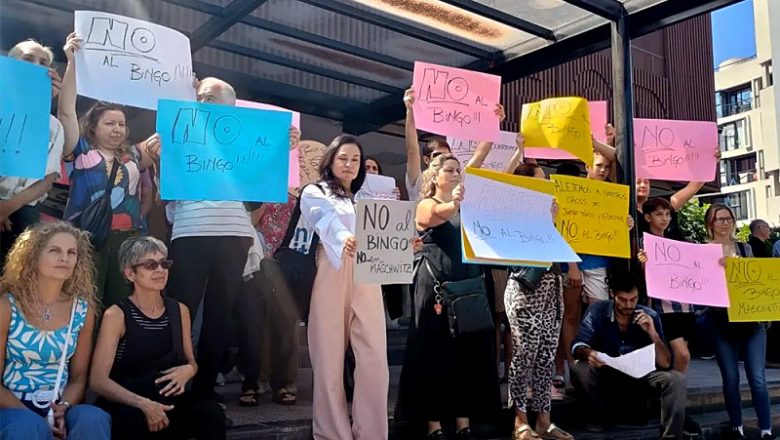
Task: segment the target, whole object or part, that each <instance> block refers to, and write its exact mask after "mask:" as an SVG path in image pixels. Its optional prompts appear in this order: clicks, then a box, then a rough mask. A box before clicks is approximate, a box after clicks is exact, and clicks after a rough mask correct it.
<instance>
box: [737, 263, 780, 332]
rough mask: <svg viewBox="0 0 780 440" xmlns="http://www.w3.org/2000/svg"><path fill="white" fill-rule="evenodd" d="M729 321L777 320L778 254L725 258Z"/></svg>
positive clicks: (779, 300)
mask: <svg viewBox="0 0 780 440" xmlns="http://www.w3.org/2000/svg"><path fill="white" fill-rule="evenodd" d="M726 282H727V283H728V289H729V298H730V299H731V307H729V321H732V322H748V321H758V322H761V321H780V258H727V259H726Z"/></svg>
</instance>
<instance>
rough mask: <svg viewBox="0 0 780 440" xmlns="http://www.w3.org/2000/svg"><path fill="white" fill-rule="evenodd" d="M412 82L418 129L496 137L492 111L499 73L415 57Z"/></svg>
mask: <svg viewBox="0 0 780 440" xmlns="http://www.w3.org/2000/svg"><path fill="white" fill-rule="evenodd" d="M412 86H413V87H414V120H415V123H416V125H417V128H418V129H420V130H425V131H428V132H431V133H436V134H440V135H444V136H453V137H456V138H459V139H477V140H488V141H494V142H499V141H500V139H501V137H500V129H499V120H498V116H496V113H495V112H496V104H498V103H499V99H500V96H501V77H500V76H495V75H488V74H486V73H480V72H473V71H471V70H464V69H457V68H454V67H447V66H439V65H436V64H429V63H423V62H421V61H416V62H415V63H414V81H413V85H412Z"/></svg>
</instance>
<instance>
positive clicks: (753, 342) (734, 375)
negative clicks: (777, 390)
mask: <svg viewBox="0 0 780 440" xmlns="http://www.w3.org/2000/svg"><path fill="white" fill-rule="evenodd" d="M704 221H705V227H706V228H707V236H708V238H709V240H708V242H709V243H714V244H719V245H721V246H722V247H723V259H722V260H721V264H722V265H725V264H726V258H729V257H730V258H735V257H736V258H740V257H742V258H752V257H753V250H752V249H751V248H750V246H749V245H748V244H746V243H740V242H738V241H737V240H736V238H735V235H734V234H735V232H736V218H735V217H734V212H733V211H732V210H731V208H729V207H728V206H726V205H723V204H720V203H715V204H713V205H712V206H710V207H709V209H707V212H706V213H705V214H704ZM707 316H708V318H709V319H710V320H711V321H712V324H713V327H714V329H715V354H716V356H717V360H718V368H719V369H720V375H721V377H722V379H723V397H724V399H725V401H726V412H728V415H729V425H730V427H731V429H730V431H729V432H728V433H727V435H726V436H725V437H724V438H730V439H736V440H739V439H744V438H745V432H744V429H743V427H742V397H741V395H740V391H739V381H740V379H739V364H738V361H739V360H740V359H741V357H740V354H741V355H742V356H743V357H744V361H745V375H746V376H747V380H748V383H749V384H750V396H751V398H752V399H753V408H755V411H756V416H757V417H758V427H759V429H761V438H762V439H763V440H770V439H774V438H775V437H774V436H773V435H772V417H771V414H770V403H769V391H768V389H767V384H766V374H765V373H766V371H765V370H764V355H765V353H766V324H765V323H763V322H729V317H728V313H727V311H726V309H724V308H715V307H713V308H710V309H709V310H708V312H707Z"/></svg>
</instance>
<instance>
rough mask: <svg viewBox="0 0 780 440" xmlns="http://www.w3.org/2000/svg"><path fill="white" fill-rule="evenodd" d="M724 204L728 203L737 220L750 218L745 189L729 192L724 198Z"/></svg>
mask: <svg viewBox="0 0 780 440" xmlns="http://www.w3.org/2000/svg"><path fill="white" fill-rule="evenodd" d="M726 204H728V205H729V206H730V207H731V209H732V210H734V215H735V216H736V217H737V220H747V219H749V218H750V213H749V212H748V192H747V191H740V192H736V193H732V194H729V195H728V197H727V198H726Z"/></svg>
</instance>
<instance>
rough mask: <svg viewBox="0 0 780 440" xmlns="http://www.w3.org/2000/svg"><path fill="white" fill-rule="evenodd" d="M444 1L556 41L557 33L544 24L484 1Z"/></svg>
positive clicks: (443, 1)
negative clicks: (498, 8) (499, 8)
mask: <svg viewBox="0 0 780 440" xmlns="http://www.w3.org/2000/svg"><path fill="white" fill-rule="evenodd" d="M441 1H442V3H448V4H450V5H452V6H457V7H458V8H460V9H463V10H464V11H469V12H472V13H474V14H477V15H479V16H481V17H483V18H487V19H489V20H493V21H496V22H498V23H501V24H505V25H507V26H511V27H513V28H515V29H518V30H521V31H523V32H527V33H529V34H531V35H534V36H536V37H540V38H544V39H545V40H547V41H555V40H557V38H556V37H555V33H554V32H553V31H552V30H550V29H547V28H546V27H544V26H540V25H538V24H536V23H532V22H530V21H528V20H523V19H522V18H520V17H516V16H514V15H510V14H507V13H505V12H502V11H499V10H496V9H493V8H491V7H489V6H485V5H483V4H482V3H478V2H475V1H474V0H441Z"/></svg>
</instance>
